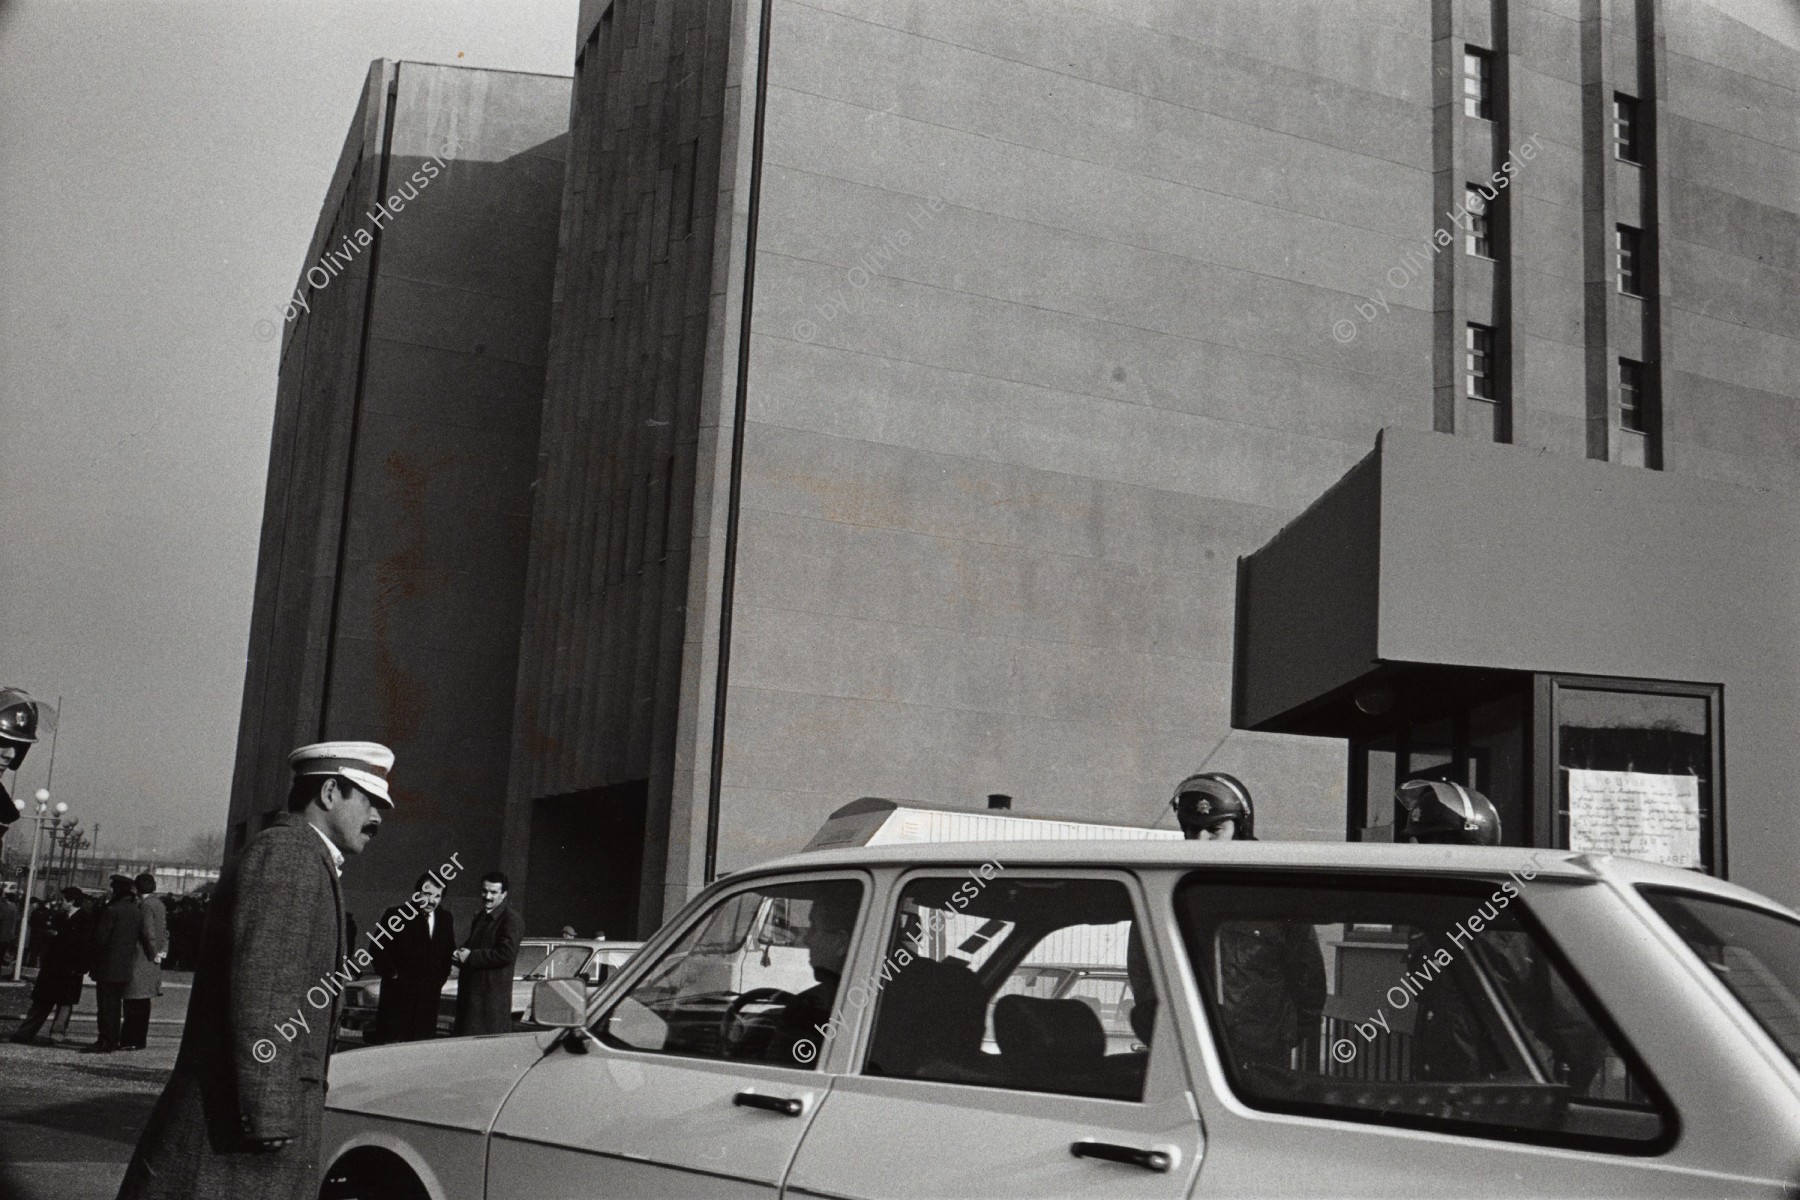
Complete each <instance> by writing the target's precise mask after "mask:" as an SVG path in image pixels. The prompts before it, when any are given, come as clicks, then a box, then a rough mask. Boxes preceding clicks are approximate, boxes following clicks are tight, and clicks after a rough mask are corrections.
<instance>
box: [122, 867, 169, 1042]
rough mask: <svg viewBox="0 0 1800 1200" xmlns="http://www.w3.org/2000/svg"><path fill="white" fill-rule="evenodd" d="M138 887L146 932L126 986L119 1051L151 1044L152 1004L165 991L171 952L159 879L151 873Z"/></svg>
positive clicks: (139, 909) (140, 910)
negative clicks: (165, 962)
mask: <svg viewBox="0 0 1800 1200" xmlns="http://www.w3.org/2000/svg"><path fill="white" fill-rule="evenodd" d="M133 882H134V883H135V884H136V885H137V895H138V911H139V912H141V913H142V914H143V918H144V919H143V929H142V931H141V932H140V934H139V936H138V955H137V957H136V958H135V959H133V960H132V964H131V981H130V982H129V983H128V984H127V985H126V987H125V1023H124V1027H123V1028H122V1029H121V1030H120V1032H119V1049H121V1050H142V1049H144V1047H145V1046H147V1045H148V1044H149V1041H150V1001H151V1000H152V999H154V998H155V997H156V996H157V995H158V994H159V993H160V992H161V991H162V961H163V959H164V957H166V956H167V954H168V952H169V922H168V917H167V916H166V915H164V912H163V903H162V901H161V900H160V899H159V898H158V897H157V896H156V895H155V894H154V893H155V892H156V876H154V875H152V874H150V873H149V872H148V871H146V872H144V873H143V874H142V875H139V876H138V877H137V878H136V879H135V880H133Z"/></svg>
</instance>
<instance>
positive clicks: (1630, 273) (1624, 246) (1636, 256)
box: [1618, 225, 1644, 296]
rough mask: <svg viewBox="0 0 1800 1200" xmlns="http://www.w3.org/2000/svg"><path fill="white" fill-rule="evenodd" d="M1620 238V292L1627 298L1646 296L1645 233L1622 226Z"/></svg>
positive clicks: (1619, 231)
mask: <svg viewBox="0 0 1800 1200" xmlns="http://www.w3.org/2000/svg"><path fill="white" fill-rule="evenodd" d="M1618 237H1619V290H1620V291H1621V292H1624V293H1625V294H1626V295H1627V296H1641V295H1643V294H1644V275H1643V268H1644V231H1643V230H1641V229H1633V228H1632V227H1631V226H1629V225H1621V226H1619V229H1618Z"/></svg>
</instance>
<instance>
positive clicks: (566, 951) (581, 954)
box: [514, 946, 588, 979]
mask: <svg viewBox="0 0 1800 1200" xmlns="http://www.w3.org/2000/svg"><path fill="white" fill-rule="evenodd" d="M587 956H588V948H587V947H586V946H558V947H557V948H556V949H554V950H552V951H551V952H550V953H549V954H547V955H545V956H544V958H543V959H542V960H540V961H539V962H538V963H537V965H536V966H534V967H532V968H530V969H529V970H527V971H525V972H523V973H522V974H521V975H520V976H519V978H521V979H572V978H573V977H574V975H575V972H577V971H579V970H580V969H581V963H582V960H583V959H585V958H587ZM517 969H518V968H517V967H515V968H514V970H517Z"/></svg>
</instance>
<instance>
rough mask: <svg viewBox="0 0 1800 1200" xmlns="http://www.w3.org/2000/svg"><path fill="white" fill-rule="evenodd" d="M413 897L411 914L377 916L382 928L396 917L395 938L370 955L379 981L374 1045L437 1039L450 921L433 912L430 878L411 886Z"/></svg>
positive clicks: (435, 885)
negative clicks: (397, 929) (416, 901)
mask: <svg viewBox="0 0 1800 1200" xmlns="http://www.w3.org/2000/svg"><path fill="white" fill-rule="evenodd" d="M413 895H415V896H417V897H418V898H419V902H418V906H417V907H416V908H415V907H413V906H412V905H411V904H407V905H405V906H404V907H402V906H400V905H395V906H394V907H393V908H390V909H388V910H387V912H386V913H384V914H383V915H382V918H381V924H382V925H386V924H387V923H388V921H389V920H390V919H391V918H393V917H399V918H400V920H401V924H400V932H399V933H396V934H394V936H393V938H392V939H391V940H388V941H387V942H386V943H385V944H382V945H378V946H376V947H375V948H374V950H373V951H372V954H373V957H374V959H375V970H376V971H377V973H379V974H380V975H381V1001H380V1006H379V1007H378V1008H377V1009H376V1011H375V1038H374V1039H373V1040H375V1041H380V1042H419V1041H425V1040H426V1039H428V1038H434V1037H436V1036H437V1022H438V1001H439V997H440V996H441V994H442V993H443V990H444V981H445V980H447V979H449V978H450V957H451V955H453V954H455V953H456V919H455V918H454V917H453V916H452V915H451V914H450V913H449V912H447V911H446V910H444V909H442V908H440V907H439V904H440V902H441V901H442V900H443V898H444V885H443V884H441V883H439V882H438V881H437V879H436V878H435V877H434V876H433V875H431V873H430V872H427V873H425V874H423V875H421V876H419V880H418V882H417V883H415V884H413Z"/></svg>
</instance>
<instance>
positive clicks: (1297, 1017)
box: [1169, 771, 1325, 1069]
mask: <svg viewBox="0 0 1800 1200" xmlns="http://www.w3.org/2000/svg"><path fill="white" fill-rule="evenodd" d="M1169 806H1170V807H1171V808H1173V809H1174V810H1175V818H1176V820H1178V821H1179V822H1180V823H1181V832H1182V835H1183V836H1184V837H1186V838H1188V840H1190V841H1237V842H1254V841H1255V840H1256V809H1255V807H1254V805H1253V804H1252V802H1251V799H1250V789H1249V788H1247V787H1245V786H1244V783H1243V781H1242V780H1241V779H1239V778H1237V776H1235V775H1227V774H1226V773H1225V772H1223V771H1202V772H1199V773H1198V774H1194V775H1190V776H1188V777H1187V778H1186V779H1184V780H1182V781H1181V782H1180V783H1179V784H1177V785H1176V787H1175V796H1174V798H1173V799H1171V800H1170V801H1169ZM1218 955H1219V967H1220V986H1219V993H1220V994H1219V1003H1220V1007H1221V1009H1222V1016H1223V1017H1224V1024H1225V1029H1226V1037H1227V1040H1228V1041H1229V1042H1230V1046H1231V1056H1232V1058H1233V1059H1234V1060H1235V1061H1236V1063H1237V1064H1238V1066H1239V1067H1240V1068H1244V1069H1249V1068H1252V1067H1258V1066H1260V1067H1265V1068H1276V1069H1283V1068H1287V1067H1289V1066H1290V1065H1291V1063H1292V1062H1293V1056H1294V1053H1295V1052H1296V1051H1300V1052H1301V1053H1302V1054H1304V1053H1305V1049H1306V1047H1307V1046H1308V1044H1309V1043H1310V1042H1311V1041H1312V1040H1313V1039H1315V1038H1316V1037H1317V1036H1318V1029H1319V1016H1320V1012H1321V1010H1322V1009H1323V1007H1324V1004H1325V961H1324V956H1323V954H1322V952H1321V951H1320V949H1319V943H1318V939H1317V938H1316V937H1315V936H1314V934H1313V927H1312V926H1311V925H1309V924H1307V923H1305V922H1303V921H1284V920H1252V921H1225V922H1223V923H1222V924H1221V925H1220V926H1219V932H1218Z"/></svg>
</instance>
